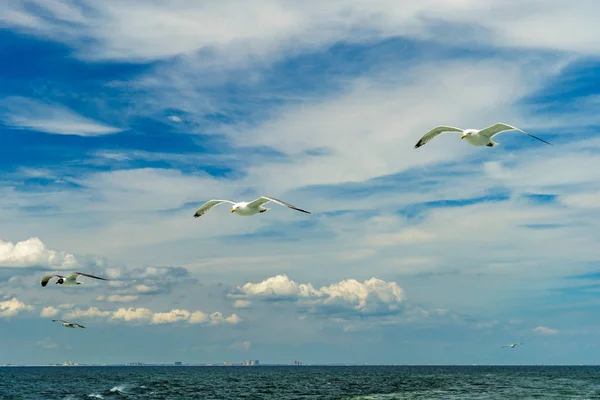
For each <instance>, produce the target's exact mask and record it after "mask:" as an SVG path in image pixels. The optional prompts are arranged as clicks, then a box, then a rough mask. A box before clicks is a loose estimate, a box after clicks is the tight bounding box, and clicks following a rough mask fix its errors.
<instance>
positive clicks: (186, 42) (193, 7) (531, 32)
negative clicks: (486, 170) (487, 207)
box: [0, 0, 600, 66]
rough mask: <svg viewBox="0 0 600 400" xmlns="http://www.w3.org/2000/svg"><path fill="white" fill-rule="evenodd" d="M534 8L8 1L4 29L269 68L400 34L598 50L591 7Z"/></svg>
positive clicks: (115, 53)
mask: <svg viewBox="0 0 600 400" xmlns="http://www.w3.org/2000/svg"><path fill="white" fill-rule="evenodd" d="M539 4H540V3H539V2H538V1H535V0H524V1H522V2H519V3H518V4H515V3H512V2H504V1H501V0H490V1H487V2H486V3H485V6H482V5H481V2H479V1H478V0H427V1H422V2H419V3H412V2H398V1H394V0H375V1H369V2H364V1H360V0H353V1H347V0H344V1H342V0H331V1H328V2H326V3H323V2H321V1H318V0H312V1H309V0H307V1H303V2H296V1H293V0H289V1H275V0H258V1H246V0H239V1H230V2H227V3H213V2H207V3H204V2H190V1H172V2H169V3H168V4H167V3H164V2H161V1H159V0H152V1H145V2H126V3H123V2H121V1H118V0H106V1H104V2H102V5H101V6H100V5H99V4H98V3H96V2H94V1H92V0H85V1H83V3H82V4H78V5H76V4H74V3H73V2H71V1H68V0H63V1H61V0H58V1H51V2H38V5H39V6H41V7H42V8H43V9H44V11H45V12H44V13H39V12H38V13H36V12H35V11H34V9H32V8H30V7H28V6H27V5H26V4H25V3H24V2H11V3H10V5H9V6H7V8H6V10H5V12H4V13H2V15H1V16H0V24H1V25H4V26H8V27H14V28H20V29H22V30H23V31H25V32H28V33H33V34H37V35H42V36H45V37H51V38H53V39H55V40H58V41H61V42H65V43H68V44H70V45H72V46H74V47H76V48H77V49H78V53H79V56H80V57H85V58H92V59H126V60H148V59H160V58H170V57H173V56H175V55H185V56H187V57H189V56H190V54H193V53H194V52H197V51H200V50H201V51H202V56H203V57H202V58H204V59H205V61H204V63H205V64H207V65H209V66H222V65H224V64H236V63H237V64H240V63H243V62H246V63H248V62H256V63H258V62H265V61H264V60H273V59H279V58H280V57H283V56H284V55H289V54H294V53H298V52H301V51H311V50H319V49H321V48H325V47H327V46H330V45H332V44H334V43H336V42H339V41H350V42H365V41H368V40H374V39H385V38H389V37H393V36H399V35H401V36H407V37H411V38H417V39H427V40H433V41H439V42H446V43H448V42H450V43H452V42H455V43H456V42H458V43H462V44H467V43H468V44H475V43H482V44H488V45H489V44H492V45H497V46H500V47H502V46H507V47H509V46H512V47H519V48H541V49H550V50H562V51H569V52H572V51H574V52H582V53H598V52H600V45H598V44H597V41H596V38H597V37H598V35H599V34H600V30H599V28H598V26H597V24H596V23H595V20H594V18H593V15H594V10H595V3H594V2H593V1H591V0H588V1H585V0H584V1H579V2H576V3H565V2H564V1H560V0H552V1H548V2H545V3H544V5H543V7H539ZM83 10H86V12H84V11H83ZM444 23H445V24H444ZM448 24H457V25H458V27H456V26H454V27H453V26H448ZM548 26H552V27H553V29H551V30H548V29H547V27H548ZM466 27H469V28H470V29H465V28H466ZM453 28H454V29H453Z"/></svg>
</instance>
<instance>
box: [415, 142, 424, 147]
mask: <svg viewBox="0 0 600 400" xmlns="http://www.w3.org/2000/svg"><path fill="white" fill-rule="evenodd" d="M421 146H423V143H421V141H420V140H419V141H418V142H417V144H415V149H418V148H419V147H421Z"/></svg>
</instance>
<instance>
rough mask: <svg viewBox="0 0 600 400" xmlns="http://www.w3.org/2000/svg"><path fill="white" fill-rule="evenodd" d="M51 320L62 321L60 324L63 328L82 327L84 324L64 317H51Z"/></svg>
mask: <svg viewBox="0 0 600 400" xmlns="http://www.w3.org/2000/svg"><path fill="white" fill-rule="evenodd" d="M52 322H62V326H64V327H65V328H84V329H85V326H83V325H79V324H76V323H75V322H69V321H65V320H64V319H53V320H52Z"/></svg>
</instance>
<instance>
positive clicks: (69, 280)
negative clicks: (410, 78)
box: [42, 272, 108, 286]
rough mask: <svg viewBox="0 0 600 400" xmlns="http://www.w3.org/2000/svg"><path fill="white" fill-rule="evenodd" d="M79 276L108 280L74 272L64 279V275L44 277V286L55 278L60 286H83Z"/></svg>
mask: <svg viewBox="0 0 600 400" xmlns="http://www.w3.org/2000/svg"><path fill="white" fill-rule="evenodd" d="M79 275H82V276H87V277H89V278H94V279H100V280H103V281H107V280H108V279H105V278H100V277H99V276H94V275H90V274H84V273H83V272H73V273H72V274H71V275H69V276H67V277H64V276H62V275H44V277H43V278H42V286H46V285H47V284H48V281H50V279H52V278H55V277H56V278H58V279H57V280H56V284H58V285H65V286H72V285H81V282H77V277H78V276H79Z"/></svg>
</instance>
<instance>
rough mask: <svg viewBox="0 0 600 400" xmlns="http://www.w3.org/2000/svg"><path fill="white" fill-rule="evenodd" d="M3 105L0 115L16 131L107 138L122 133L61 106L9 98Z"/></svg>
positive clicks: (3, 101) (117, 129) (119, 129)
mask: <svg viewBox="0 0 600 400" xmlns="http://www.w3.org/2000/svg"><path fill="white" fill-rule="evenodd" d="M0 104H2V105H3V108H4V109H5V111H4V112H3V113H2V114H0V119H1V120H2V121H3V122H4V124H6V125H7V126H10V127H14V128H26V129H30V130H34V131H39V132H46V133H54V134H59V135H79V136H98V135H107V134H111V133H117V132H120V131H122V130H123V129H121V128H114V127H111V126H107V125H104V124H102V123H100V122H97V121H94V120H91V119H88V118H85V117H83V116H81V115H79V114H77V113H75V112H73V111H71V110H69V109H68V108H65V107H63V106H60V105H55V104H44V103H41V102H38V101H35V100H31V99H25V98H20V97H9V98H7V99H4V100H2V101H1V102H0Z"/></svg>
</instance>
